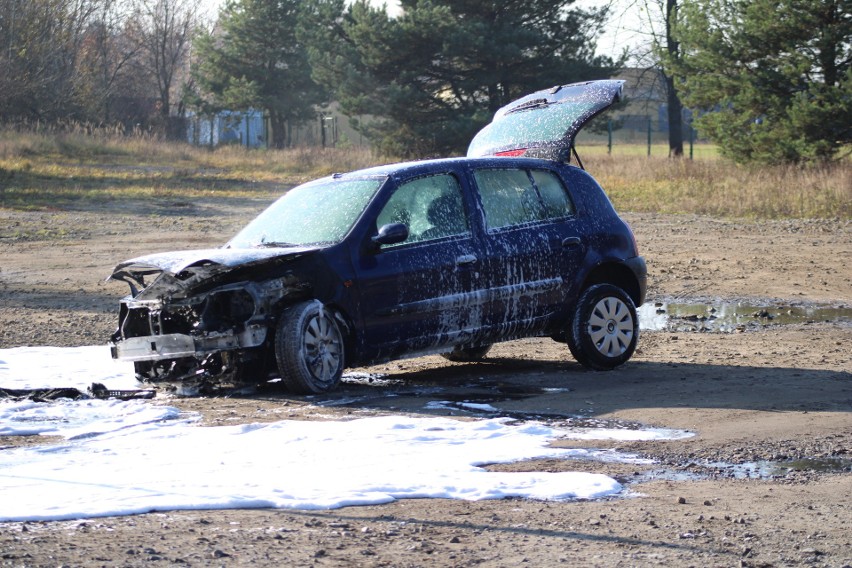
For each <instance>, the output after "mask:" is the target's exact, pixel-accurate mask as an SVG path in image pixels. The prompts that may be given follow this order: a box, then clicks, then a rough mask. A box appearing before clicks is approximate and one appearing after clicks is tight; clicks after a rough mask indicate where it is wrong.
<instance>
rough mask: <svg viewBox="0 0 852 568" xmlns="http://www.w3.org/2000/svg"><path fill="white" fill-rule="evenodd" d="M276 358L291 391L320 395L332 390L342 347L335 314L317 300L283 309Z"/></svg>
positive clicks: (340, 366)
mask: <svg viewBox="0 0 852 568" xmlns="http://www.w3.org/2000/svg"><path fill="white" fill-rule="evenodd" d="M275 359H276V361H277V363H278V371H279V372H280V374H281V380H282V381H283V382H284V385H285V386H286V387H287V388H288V389H289V390H290V391H291V392H294V393H299V394H319V393H324V392H328V391H330V390H332V389H333V388H335V387H336V386H337V385H338V383H339V382H340V377H341V375H342V374H343V367H344V348H343V334H341V333H340V328H339V327H338V325H337V322H336V321H335V319H334V315H333V314H332V313H331V312H330V311H329V310H327V309H326V308H325V306H323V304H322V303H320V302H318V301H316V300H314V301H311V302H303V303H300V304H296V305H293V306H290V307H289V308H287V309H286V310H284V312H283V313H282V314H281V318H280V319H279V320H278V327H277V329H276V331H275Z"/></svg>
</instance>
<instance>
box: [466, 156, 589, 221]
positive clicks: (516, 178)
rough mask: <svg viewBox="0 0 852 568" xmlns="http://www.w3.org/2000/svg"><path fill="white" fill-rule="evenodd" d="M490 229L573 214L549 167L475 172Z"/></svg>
mask: <svg viewBox="0 0 852 568" xmlns="http://www.w3.org/2000/svg"><path fill="white" fill-rule="evenodd" d="M473 175H474V179H476V185H477V186H478V187H479V195H480V198H481V200H482V207H483V209H484V210H485V220H486V224H487V226H488V228H489V229H500V228H502V227H511V226H515V225H523V224H525V223H533V222H538V221H546V220H549V219H557V218H561V217H566V216H569V215H572V214H573V212H574V208H573V206H572V204H571V201H570V200H569V198H568V194H567V193H566V191H565V188H564V186H563V185H562V182H561V181H560V180H559V178H558V177H557V176H556V175H555V174H554V173H553V172H551V171H548V170H525V169H482V170H477V171H475V172H474V174H473Z"/></svg>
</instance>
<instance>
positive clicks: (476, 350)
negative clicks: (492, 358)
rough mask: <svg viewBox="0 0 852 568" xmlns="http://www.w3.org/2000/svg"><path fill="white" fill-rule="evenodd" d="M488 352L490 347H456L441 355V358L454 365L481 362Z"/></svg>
mask: <svg viewBox="0 0 852 568" xmlns="http://www.w3.org/2000/svg"><path fill="white" fill-rule="evenodd" d="M489 351H491V345H477V346H476V347H470V346H466V345H457V346H456V347H455V349H453V350H452V351H450V352H448V353H441V357H443V358H444V359H447V360H449V361H455V362H456V363H471V362H473V361H481V360H482V359H483V358H484V357H485V355H486V354H487V353H488V352H489Z"/></svg>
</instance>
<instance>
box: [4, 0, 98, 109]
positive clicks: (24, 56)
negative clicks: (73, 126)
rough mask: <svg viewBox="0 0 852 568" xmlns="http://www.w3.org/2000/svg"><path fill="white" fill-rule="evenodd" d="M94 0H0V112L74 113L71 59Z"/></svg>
mask: <svg viewBox="0 0 852 568" xmlns="http://www.w3.org/2000/svg"><path fill="white" fill-rule="evenodd" d="M99 1H100V0H28V1H27V0H0V45H2V49H0V77H1V78H0V114H2V115H3V116H4V117H6V118H13V117H14V118H38V119H42V118H45V119H53V118H57V117H63V116H69V115H70V116H73V115H74V114H75V110H76V109H75V108H74V107H73V102H74V101H75V97H74V89H75V87H76V85H77V82H76V67H77V65H76V64H77V55H78V53H79V51H80V45H81V43H82V41H83V37H84V33H85V29H86V26H87V25H88V22H89V20H90V18H91V15H92V13H93V12H94V10H95V7H96V5H97V3H98V2H99Z"/></svg>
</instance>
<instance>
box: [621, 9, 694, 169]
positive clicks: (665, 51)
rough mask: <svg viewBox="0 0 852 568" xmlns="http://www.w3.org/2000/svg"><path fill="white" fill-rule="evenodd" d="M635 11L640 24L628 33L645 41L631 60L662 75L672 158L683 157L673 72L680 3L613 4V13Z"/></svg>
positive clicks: (677, 55) (679, 105) (680, 109)
mask: <svg viewBox="0 0 852 568" xmlns="http://www.w3.org/2000/svg"><path fill="white" fill-rule="evenodd" d="M619 8H620V9H621V10H622V11H629V10H636V11H638V12H639V15H640V16H639V22H638V25H637V27H636V28H635V29H627V30H626V31H628V32H631V33H632V34H635V35H636V36H638V37H642V38H644V39H645V41H644V42H642V44H641V45H639V46H635V47H634V48H633V49H632V50H631V59H632V60H633V61H634V62H635V64H637V65H638V66H640V67H643V68H645V69H646V70H647V71H649V72H653V73H655V74H656V73H659V75H660V77H661V79H662V81H663V84H664V86H665V92H666V115H667V119H668V124H669V132H668V138H669V156H672V157H679V156H682V155H683V118H682V117H683V104H682V103H681V101H680V97H679V95H678V89H677V84H676V83H675V81H674V78H673V76H672V73H671V71H670V68H671V66H672V64H673V63H675V62H676V61H677V60H678V59H679V58H680V44H679V43H678V41H677V40H676V39H675V37H674V30H675V27H676V25H677V17H678V0H613V2H612V6H611V11H612V12H616V13H617V12H618V10H619Z"/></svg>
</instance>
